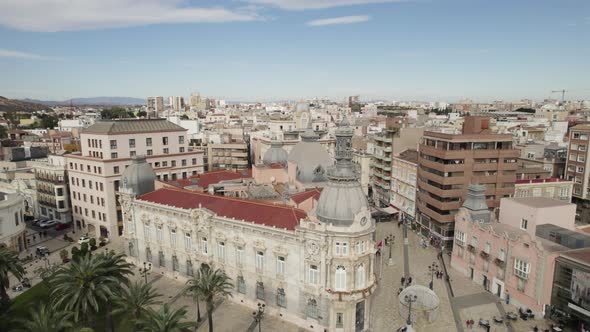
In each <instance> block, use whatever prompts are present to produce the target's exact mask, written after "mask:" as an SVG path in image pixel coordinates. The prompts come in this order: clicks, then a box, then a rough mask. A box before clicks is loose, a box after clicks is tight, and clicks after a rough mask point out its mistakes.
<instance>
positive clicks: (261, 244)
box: [252, 240, 266, 251]
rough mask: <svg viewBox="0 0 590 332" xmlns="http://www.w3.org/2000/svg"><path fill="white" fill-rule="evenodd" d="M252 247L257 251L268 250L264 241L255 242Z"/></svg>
mask: <svg viewBox="0 0 590 332" xmlns="http://www.w3.org/2000/svg"><path fill="white" fill-rule="evenodd" d="M252 246H253V247H254V249H257V250H262V251H264V250H266V246H265V245H264V241H262V240H255V241H254V243H253V244H252Z"/></svg>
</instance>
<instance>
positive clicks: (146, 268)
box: [139, 262, 152, 284]
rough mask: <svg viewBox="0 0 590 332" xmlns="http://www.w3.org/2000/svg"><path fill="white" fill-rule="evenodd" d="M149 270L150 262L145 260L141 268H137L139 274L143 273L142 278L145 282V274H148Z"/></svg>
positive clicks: (150, 267)
mask: <svg viewBox="0 0 590 332" xmlns="http://www.w3.org/2000/svg"><path fill="white" fill-rule="evenodd" d="M151 270H152V263H149V264H148V263H146V262H143V269H142V268H140V269H139V273H140V274H141V275H143V278H144V280H145V283H146V284H147V275H148V273H149V271H151Z"/></svg>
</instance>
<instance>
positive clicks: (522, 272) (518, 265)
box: [514, 258, 531, 279]
mask: <svg viewBox="0 0 590 332" xmlns="http://www.w3.org/2000/svg"><path fill="white" fill-rule="evenodd" d="M530 270H531V264H530V263H528V262H526V261H524V260H522V259H518V258H517V259H515V260H514V275H516V276H517V277H519V278H521V279H528V277H529V272H530Z"/></svg>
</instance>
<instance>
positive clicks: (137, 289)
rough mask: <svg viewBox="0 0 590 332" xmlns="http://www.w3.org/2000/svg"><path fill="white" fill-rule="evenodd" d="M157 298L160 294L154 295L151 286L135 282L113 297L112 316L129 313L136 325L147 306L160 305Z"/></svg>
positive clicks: (154, 292)
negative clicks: (113, 307) (113, 308)
mask: <svg viewBox="0 0 590 332" xmlns="http://www.w3.org/2000/svg"><path fill="white" fill-rule="evenodd" d="M158 297H160V294H158V293H156V291H155V290H154V288H153V287H152V285H151V284H146V283H143V282H139V281H136V282H134V283H132V284H130V285H129V286H128V287H126V288H123V289H122V291H121V292H120V293H119V294H118V295H117V296H116V297H115V306H116V309H115V310H113V314H123V313H131V314H132V316H133V324H134V325H137V322H138V321H139V319H140V318H141V316H142V314H144V313H145V312H146V310H147V308H148V306H150V305H154V304H159V303H160V301H158V300H156V298H158ZM136 328H137V326H136Z"/></svg>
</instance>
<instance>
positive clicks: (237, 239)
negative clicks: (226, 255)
mask: <svg viewBox="0 0 590 332" xmlns="http://www.w3.org/2000/svg"><path fill="white" fill-rule="evenodd" d="M232 242H233V243H234V244H235V245H236V246H242V247H243V246H245V245H246V241H244V239H243V238H241V237H240V236H238V235H235V236H234V237H233V238H232Z"/></svg>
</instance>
